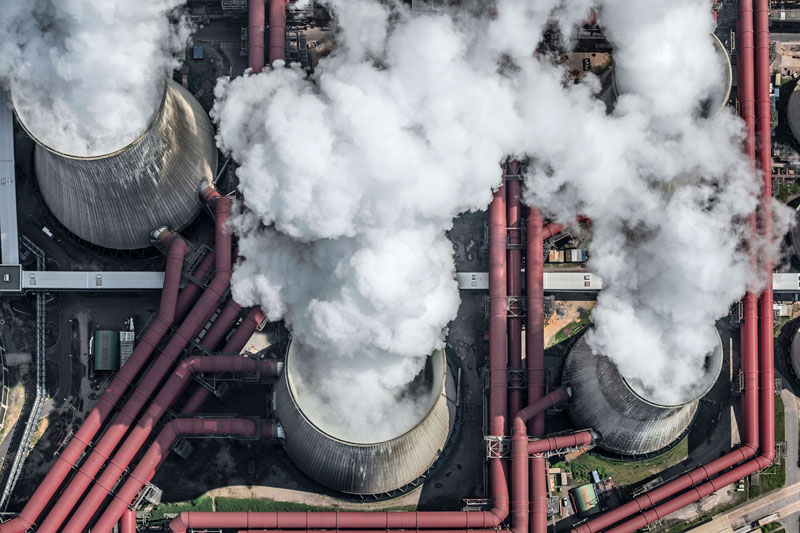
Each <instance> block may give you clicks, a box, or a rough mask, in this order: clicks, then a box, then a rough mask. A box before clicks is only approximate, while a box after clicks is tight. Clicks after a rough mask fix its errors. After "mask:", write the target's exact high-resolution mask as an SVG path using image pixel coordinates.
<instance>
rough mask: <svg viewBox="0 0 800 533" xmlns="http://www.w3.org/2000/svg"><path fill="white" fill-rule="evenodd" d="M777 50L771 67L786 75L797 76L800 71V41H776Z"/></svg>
mask: <svg viewBox="0 0 800 533" xmlns="http://www.w3.org/2000/svg"><path fill="white" fill-rule="evenodd" d="M775 52H776V56H775V60H774V61H773V62H772V65H770V66H771V68H772V69H773V70H779V71H780V72H781V74H782V75H784V76H788V77H792V78H794V77H796V76H797V75H798V74H799V73H800V41H797V42H785V43H776V45H775Z"/></svg>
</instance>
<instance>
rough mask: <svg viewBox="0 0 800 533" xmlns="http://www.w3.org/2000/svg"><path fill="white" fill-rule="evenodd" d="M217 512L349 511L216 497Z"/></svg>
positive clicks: (402, 508)
mask: <svg viewBox="0 0 800 533" xmlns="http://www.w3.org/2000/svg"><path fill="white" fill-rule="evenodd" d="M214 504H215V507H216V510H217V511H234V512H235V511H259V512H286V511H301V512H302V511H343V512H348V511H351V509H339V508H338V507H334V506H327V507H324V506H319V505H307V504H305V503H295V502H282V501H277V500H272V499H269V498H226V497H224V496H217V497H216V498H214ZM416 509H417V507H416V506H415V505H404V506H398V507H392V508H390V509H386V510H387V511H415V510H416Z"/></svg>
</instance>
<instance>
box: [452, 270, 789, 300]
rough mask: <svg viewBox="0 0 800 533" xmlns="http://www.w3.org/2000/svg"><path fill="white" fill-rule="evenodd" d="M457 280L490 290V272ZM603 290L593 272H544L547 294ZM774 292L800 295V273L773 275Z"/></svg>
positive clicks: (466, 288)
mask: <svg viewBox="0 0 800 533" xmlns="http://www.w3.org/2000/svg"><path fill="white" fill-rule="evenodd" d="M456 278H457V280H458V288H459V290H462V291H488V290H489V273H488V272H458V273H457V274H456ZM524 281H525V280H524V277H523V283H524ZM602 288H603V280H602V279H601V278H600V276H598V275H596V274H592V273H591V272H548V271H546V270H545V272H544V290H545V292H599V291H600V290H602ZM772 291H773V292H777V293H796V294H800V273H788V274H786V273H776V274H773V280H772Z"/></svg>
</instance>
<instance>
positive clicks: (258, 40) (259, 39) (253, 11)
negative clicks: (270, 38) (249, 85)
mask: <svg viewBox="0 0 800 533" xmlns="http://www.w3.org/2000/svg"><path fill="white" fill-rule="evenodd" d="M248 7H249V21H248V25H249V29H248V30H247V44H248V52H247V55H248V62H249V66H250V69H251V70H252V71H253V74H258V73H259V72H261V71H262V70H263V69H264V17H265V15H266V13H265V12H266V9H265V7H264V0H250V2H249V6H248Z"/></svg>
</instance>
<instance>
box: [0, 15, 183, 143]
mask: <svg viewBox="0 0 800 533" xmlns="http://www.w3.org/2000/svg"><path fill="white" fill-rule="evenodd" d="M183 3H184V2H183V0H148V1H146V2H125V1H122V0H31V1H23V2H20V1H15V0H2V1H0V80H1V81H2V83H3V85H6V86H7V87H8V88H9V89H10V90H11V93H12V95H13V98H14V105H15V108H16V110H17V113H18V114H19V115H20V117H22V119H23V121H24V123H25V125H26V127H27V128H28V129H29V130H30V131H31V132H32V133H33V134H34V135H35V136H36V137H37V138H38V139H39V140H40V141H41V142H43V143H44V144H46V145H48V146H50V147H52V148H54V149H56V150H58V151H61V152H64V153H68V154H70V155H76V156H91V155H102V154H107V153H110V152H113V151H115V150H117V149H119V148H122V147H124V146H125V145H127V144H129V143H130V142H132V141H133V140H135V139H136V138H137V137H138V136H139V134H141V133H142V132H143V131H144V130H145V128H146V127H147V125H148V124H149V122H150V119H151V118H152V116H153V114H154V113H155V111H156V110H157V109H158V106H159V103H160V101H161V95H162V94H163V89H164V79H165V78H167V77H168V76H170V75H171V73H172V70H173V69H175V68H177V67H178V66H179V62H178V60H177V59H176V58H175V54H176V53H177V52H179V51H182V50H183V48H184V46H185V45H186V42H187V40H188V37H189V30H190V26H189V24H188V21H187V19H185V18H184V17H182V16H181V15H180V14H178V13H177V12H176V11H175V8H176V7H177V6H180V5H181V4H183Z"/></svg>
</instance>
